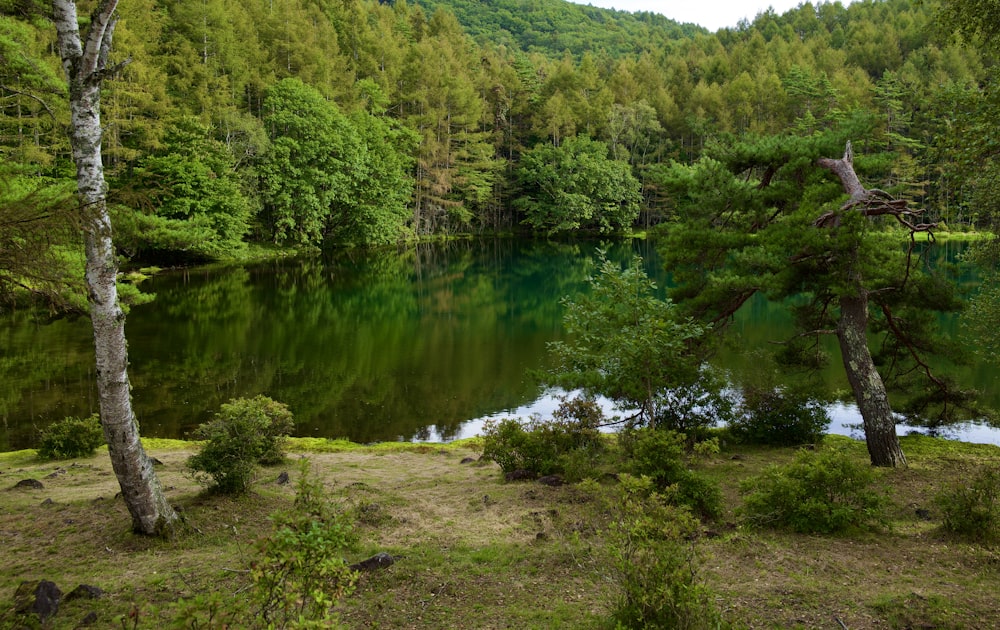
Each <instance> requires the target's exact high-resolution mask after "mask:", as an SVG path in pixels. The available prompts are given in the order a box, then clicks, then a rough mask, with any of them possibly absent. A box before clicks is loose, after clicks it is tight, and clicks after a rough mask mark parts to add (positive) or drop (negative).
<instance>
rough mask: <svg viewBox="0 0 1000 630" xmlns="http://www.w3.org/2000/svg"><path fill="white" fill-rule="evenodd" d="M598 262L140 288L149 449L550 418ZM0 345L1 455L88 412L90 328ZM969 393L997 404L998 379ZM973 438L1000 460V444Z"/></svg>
mask: <svg viewBox="0 0 1000 630" xmlns="http://www.w3.org/2000/svg"><path fill="white" fill-rule="evenodd" d="M598 247H602V245H601V244H600V243H598V242H596V241H580V242H546V241H518V240H515V239H500V240H460V241H452V242H449V243H443V244H422V245H419V246H416V247H410V248H403V249H398V250H397V249H389V250H380V251H376V252H364V251H354V252H346V253H344V252H341V253H336V254H328V255H326V256H323V257H316V258H308V259H304V260H292V261H289V260H284V261H277V262H270V263H267V264H260V265H252V266H247V267H206V268H197V269H187V270H178V271H169V272H164V273H162V274H159V275H157V276H156V277H154V278H153V279H151V280H149V281H147V282H146V283H144V284H143V285H142V288H143V290H145V291H147V292H151V293H155V294H156V299H155V300H154V301H153V302H152V303H150V304H145V305H141V306H137V307H135V308H133V309H132V311H131V313H130V314H129V316H128V320H127V325H126V334H127V336H128V340H129V352H130V360H131V368H130V377H131V380H132V386H133V400H134V405H135V410H136V413H137V415H138V417H139V420H140V423H141V430H142V433H143V435H145V436H149V437H181V438H183V437H186V436H188V435H189V434H190V432H191V431H192V430H193V429H194V428H195V427H196V426H197V425H198V424H199V423H201V422H205V421H206V420H208V419H209V418H210V417H211V415H212V413H214V412H215V411H217V410H218V408H219V405H221V404H222V403H224V402H226V401H228V400H230V399H232V398H234V397H239V396H254V395H256V394H266V395H268V396H271V397H272V398H274V399H276V400H280V401H283V402H285V403H287V404H288V405H289V407H290V408H291V410H292V411H293V413H294V414H295V418H296V421H297V423H298V424H297V433H298V435H303V436H323V437H344V438H349V439H351V440H354V441H357V442H374V441H385V440H450V439H453V438H456V437H462V436H466V435H470V434H474V433H475V432H476V431H477V430H478V428H479V427H481V425H482V422H483V420H484V419H485V418H490V417H503V416H506V415H517V414H528V413H533V412H538V413H543V414H545V413H547V411H548V410H550V409H551V407H552V405H553V399H552V397H551V395H549V394H547V393H546V392H543V391H542V390H541V389H540V388H539V387H538V385H537V382H536V380H535V379H534V378H533V377H532V376H531V375H530V373H531V371H532V370H539V369H543V368H545V367H546V366H547V364H548V363H547V362H548V356H547V353H546V343H547V342H549V341H552V340H555V339H560V338H562V336H563V330H562V306H561V304H560V299H561V298H562V297H564V296H572V295H575V294H578V293H579V292H580V291H582V290H585V288H586V279H587V277H588V275H589V274H590V273H591V272H592V271H593V269H594V263H593V257H594V255H595V252H596V250H597V248H598ZM603 247H605V248H606V249H608V251H609V257H611V258H612V259H616V260H621V261H625V260H627V259H628V258H629V257H630V256H631V255H632V254H634V253H637V254H640V255H642V256H643V257H644V259H646V261H647V267H648V269H649V272H650V273H651V275H654V276H655V277H657V279H658V282H659V283H660V284H661V286H662V285H663V284H664V283H665V282H666V280H667V279H666V277H665V274H664V273H663V272H662V271H661V270H659V269H658V264H657V257H656V253H655V248H654V246H653V244H652V243H651V242H648V241H643V240H635V241H630V242H622V241H617V242H611V243H609V244H605V245H603ZM942 255H944V256H953V255H954V252H949V250H947V249H945V250H943V253H942ZM953 319H954V318H952V319H949V320H948V321H946V325H947V326H948V327H949V331H951V332H952V334H955V335H958V334H959V333H960V328H959V326H958V324H957V322H955V321H953ZM790 326H791V322H790V319H789V317H788V315H787V313H786V312H785V311H784V309H782V308H781V306H780V305H774V304H768V303H766V302H764V301H762V300H761V301H756V302H753V303H752V304H748V305H747V307H745V308H744V309H743V310H742V311H741V312H740V313H739V314H738V315H737V317H736V320H735V321H734V328H735V330H734V333H735V336H734V340H735V341H734V342H733V343H731V344H730V345H729V346H728V347H727V348H726V349H724V350H723V352H721V353H720V355H719V357H718V359H717V360H718V363H719V366H720V368H722V369H726V370H728V371H730V372H732V373H733V374H734V375H737V376H735V378H738V374H740V373H746V372H747V371H750V372H752V371H754V370H757V369H759V365H760V354H759V351H760V350H762V349H764V348H766V347H767V346H768V343H769V342H770V341H772V340H775V339H781V338H782V337H783V336H786V333H787V331H788V330H790ZM0 339H2V346H0V348H2V350H0V376H2V381H0V382H2V385H0V416H2V417H3V420H4V425H3V427H2V435H0V450H12V449H19V448H28V447H31V446H34V445H35V444H36V440H37V431H38V429H40V428H43V427H44V426H46V425H47V424H49V423H50V422H52V421H54V420H58V419H61V418H63V417H65V416H69V415H75V416H80V415H88V414H89V413H91V412H92V411H95V410H96V408H97V396H96V391H95V386H94V367H93V361H94V359H93V349H92V337H91V329H90V324H89V321H88V320H86V319H85V318H75V319H69V318H64V319H58V320H56V321H51V322H47V321H40V320H38V319H36V316H35V315H33V314H31V313H28V312H25V311H20V312H16V313H14V314H11V315H9V316H4V317H2V318H0ZM962 376H963V378H965V379H966V381H968V382H970V383H971V385H972V386H975V387H977V388H980V389H983V390H984V391H988V392H994V393H995V392H997V391H998V388H997V370H996V369H995V366H991V365H976V364H973V365H970V366H965V367H964V368H963V370H962ZM821 378H822V383H823V385H822V386H823V387H824V388H825V389H826V390H827V391H832V392H842V391H846V389H847V385H846V382H845V380H844V377H843V374H842V369H841V368H840V367H839V357H837V356H836V355H834V357H833V360H832V361H831V365H830V367H829V368H828V369H827V370H825V371H824V372H823V373H822V374H821ZM831 410H832V411H834V412H835V414H834V415H835V426H834V427H832V430H834V431H837V432H847V431H849V430H850V429H849V427H848V428H840V429H838V427H841V426H842V425H850V424H851V419H852V416H851V414H852V413H853V414H854V415H853V419H854V422H859V421H860V419H859V418H857V413H856V411H854V409H853V406H851V405H839V406H832V407H831ZM837 418H839V420H838V419H837ZM969 430H970V431H973V433H971V434H969V435H971V436H973V437H970V438H969V439H976V441H984V440H982V439H980V437H979V433H976V431H978V432H980V433H981V432H983V431H985V433H986V439H985V441H995V443H1000V438H998V437H997V434H998V432H997V431H996V430H992V429H983V428H975V427H973V428H971V429H969ZM959 437H963V438H964V437H965V435H964V434H959Z"/></svg>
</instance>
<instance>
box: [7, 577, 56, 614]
mask: <svg viewBox="0 0 1000 630" xmlns="http://www.w3.org/2000/svg"><path fill="white" fill-rule="evenodd" d="M60 599H62V591H60V590H59V587H58V586H56V585H55V582H49V581H48V580H41V581H37V580H36V581H31V582H21V584H20V585H18V587H17V591H16V592H15V593H14V610H15V612H17V613H18V614H28V613H34V614H36V615H38V620H39V621H40V622H42V624H43V625H44V624H45V621H46V620H47V619H48V618H49V617H51V616H53V615H55V614H56V612H57V611H58V610H59V600H60Z"/></svg>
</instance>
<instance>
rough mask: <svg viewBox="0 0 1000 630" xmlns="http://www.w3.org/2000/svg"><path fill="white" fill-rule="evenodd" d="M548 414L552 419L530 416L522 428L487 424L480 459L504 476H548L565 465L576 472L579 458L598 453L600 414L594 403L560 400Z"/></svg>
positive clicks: (503, 423)
mask: <svg viewBox="0 0 1000 630" xmlns="http://www.w3.org/2000/svg"><path fill="white" fill-rule="evenodd" d="M552 415H553V418H552V420H548V421H543V420H541V419H540V418H538V417H534V418H532V419H531V421H529V422H528V423H526V424H523V425H522V424H521V423H520V422H518V421H517V420H516V419H513V418H506V419H504V420H501V421H500V422H499V423H492V422H488V423H487V424H486V426H485V427H484V429H483V457H486V458H487V459H492V460H493V461H494V462H496V463H497V464H498V465H499V466H500V469H501V470H503V471H504V472H505V473H510V472H513V471H515V470H524V471H527V472H529V473H531V474H534V475H550V474H553V473H556V472H563V471H564V469H565V468H566V466H567V464H568V465H569V467H570V469H571V470H579V467H580V465H581V464H580V461H581V457H584V458H585V459H588V460H591V457H592V456H596V454H597V453H600V452H601V450H602V449H603V442H602V440H601V435H600V431H599V430H598V426H599V425H600V424H601V422H602V421H603V419H604V415H603V413H602V412H601V410H600V407H599V406H598V405H597V403H595V402H594V401H593V400H591V399H587V398H575V399H572V400H567V399H565V398H564V399H563V400H562V403H561V404H560V405H559V407H558V409H556V411H555V412H553V414H552ZM581 453H583V454H586V455H585V456H581ZM591 461H592V460H591Z"/></svg>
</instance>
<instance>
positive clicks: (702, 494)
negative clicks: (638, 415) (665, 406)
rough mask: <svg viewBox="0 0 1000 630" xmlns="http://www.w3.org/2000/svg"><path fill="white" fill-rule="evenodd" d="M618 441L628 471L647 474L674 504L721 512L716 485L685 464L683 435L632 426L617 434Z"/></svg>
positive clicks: (707, 512) (710, 513)
mask: <svg viewBox="0 0 1000 630" xmlns="http://www.w3.org/2000/svg"><path fill="white" fill-rule="evenodd" d="M619 443H620V444H621V446H622V450H623V452H624V455H625V469H626V470H627V471H628V472H630V473H632V474H634V475H640V476H645V477H648V478H649V479H650V480H652V482H653V483H654V484H656V487H657V489H658V490H659V491H661V492H665V493H666V494H667V496H669V497H670V498H671V499H672V500H673V501H674V502H675V503H677V504H679V505H685V506H687V507H689V508H691V509H692V510H694V511H695V512H697V513H698V514H700V515H701V516H704V517H708V518H715V517H718V516H719V515H720V514H721V513H722V491H721V490H720V489H719V485H718V484H717V483H715V482H713V481H711V480H710V479H707V478H706V477H703V476H701V475H699V474H697V473H696V472H694V471H692V470H690V469H689V468H688V466H687V459H688V458H687V454H686V452H685V448H684V445H685V436H684V435H682V434H680V433H677V432H675V431H668V430H665V429H650V428H642V429H632V430H628V431H623V432H622V433H620V434H619ZM707 448H708V450H711V448H710V447H707Z"/></svg>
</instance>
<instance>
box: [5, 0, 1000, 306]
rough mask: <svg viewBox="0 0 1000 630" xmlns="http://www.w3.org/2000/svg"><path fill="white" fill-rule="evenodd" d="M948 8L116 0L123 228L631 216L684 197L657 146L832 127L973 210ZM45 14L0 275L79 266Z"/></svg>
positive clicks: (468, 227) (377, 236)
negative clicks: (663, 9)
mask: <svg viewBox="0 0 1000 630" xmlns="http://www.w3.org/2000/svg"><path fill="white" fill-rule="evenodd" d="M90 4H92V3H88V2H81V3H80V5H81V10H80V13H81V15H86V12H87V10H89V5H90ZM529 5H530V6H529ZM939 11H940V8H939V6H938V4H937V2H935V1H926V2H914V1H912V0H880V1H872V0H865V1H861V2H855V3H853V4H851V5H850V6H849V7H844V6H843V5H841V4H840V3H839V2H836V3H823V4H818V5H813V4H810V3H804V4H802V5H800V6H799V7H798V8H797V9H795V10H792V11H789V12H787V13H785V14H784V15H776V14H774V13H773V12H768V13H764V14H761V15H759V16H758V17H757V18H756V19H755V20H754V21H753V22H752V23H749V24H748V23H743V24H742V25H741V26H740V27H738V28H736V29H725V30H721V31H719V32H718V33H715V34H711V33H708V32H706V31H704V29H700V28H698V27H695V26H693V25H679V24H677V23H675V22H672V21H670V20H668V19H666V18H663V17H662V16H658V15H654V14H629V13H623V12H618V11H609V10H603V9H597V8H593V7H583V6H578V5H574V4H570V3H568V2H561V1H559V0H547V1H546V2H541V3H539V2H532V3H528V2H526V1H525V0H494V1H490V2H466V1H465V0H448V1H444V0H421V1H420V2H417V3H407V2H406V1H405V0H398V1H396V2H374V1H371V0H241V1H240V2H236V1H233V0H198V1H197V2H194V1H187V0H181V1H177V2H163V1H160V0H127V1H124V2H122V3H121V5H120V7H119V13H120V21H119V23H118V26H117V30H116V32H115V38H114V47H113V51H112V57H113V61H115V62H126V61H127V62H128V63H127V64H124V65H121V66H120V67H119V68H118V71H117V72H116V73H114V75H113V76H111V77H109V79H108V80H106V81H105V83H104V86H105V89H104V94H103V97H102V99H103V109H104V125H105V136H104V154H103V155H104V160H105V163H106V169H107V176H108V180H109V186H110V189H111V201H112V202H113V204H114V217H115V222H116V226H115V227H116V243H117V245H118V247H119V249H120V251H121V252H122V253H123V254H124V255H126V256H128V257H131V258H133V259H134V260H136V261H151V262H164V261H166V262H196V261H206V260H215V259H226V258H231V257H233V256H238V255H240V253H241V252H242V251H243V250H244V249H245V248H246V245H247V243H254V242H258V243H277V244H279V245H296V246H298V245H321V244H327V245H368V244H380V243H391V242H395V241H398V240H400V239H404V238H410V237H415V236H417V237H419V236H425V235H442V234H454V233H481V232H497V231H511V230H518V229H525V230H533V231H537V232H540V233H544V234H549V233H553V232H560V231H565V230H578V229H583V230H599V231H608V230H617V229H628V228H631V227H639V228H645V227H648V226H652V225H655V224H658V223H662V222H664V221H666V220H669V219H670V218H671V217H672V216H673V215H674V213H676V212H677V211H678V208H679V207H680V206H679V205H678V204H677V203H676V201H675V199H673V198H672V196H671V194H670V192H669V191H670V188H671V185H670V177H671V175H670V172H671V171H670V168H669V167H670V164H671V163H680V164H689V163H692V162H693V161H694V160H696V159H697V158H699V157H700V156H701V155H702V154H703V153H704V152H705V150H706V147H709V148H710V147H711V146H713V144H718V143H719V142H720V141H722V140H727V139H728V140H730V141H732V140H734V139H738V138H743V139H745V138H751V137H752V138H761V137H781V136H788V135H794V136H796V137H809V136H811V135H815V134H818V133H820V132H828V131H830V130H831V129H833V130H841V133H842V134H843V135H844V137H845V138H847V137H849V138H850V139H851V140H853V141H854V142H855V148H856V150H857V153H858V154H859V155H860V156H865V157H866V159H865V160H864V162H863V163H861V164H860V165H859V168H860V169H862V170H863V174H862V175H863V178H864V179H865V180H866V183H868V184H869V185H871V186H873V187H878V188H881V189H884V190H887V191H889V192H890V193H892V194H894V195H896V196H900V197H903V198H905V199H907V200H909V201H910V202H912V204H913V205H915V206H917V207H924V208H927V209H928V210H929V211H930V213H931V216H930V218H931V219H934V220H940V221H943V222H944V223H945V224H946V225H947V226H949V227H950V228H952V229H966V228H969V227H973V228H978V227H982V225H983V223H984V221H985V220H986V217H987V216H988V215H989V214H990V211H991V210H992V206H994V205H995V204H996V203H997V202H996V199H997V196H996V195H994V194H992V191H995V190H996V188H997V182H998V181H1000V172H998V170H997V167H996V165H995V164H994V162H993V158H992V155H993V153H995V151H996V147H995V144H996V142H997V139H996V134H995V133H992V130H993V129H995V125H993V124H992V123H993V120H994V119H995V118H996V116H997V112H998V110H1000V108H998V106H997V103H996V101H997V95H996V90H995V87H996V79H995V77H996V75H995V67H994V66H995V56H993V55H992V53H991V52H990V49H989V48H984V47H976V46H970V45H967V43H963V42H960V41H956V39H955V38H954V33H951V32H945V31H943V30H942V29H936V28H935V24H936V23H937V22H938V20H937V16H938V14H939ZM456 16H457V17H456ZM54 37H55V33H54V29H53V27H52V24H51V22H50V20H49V17H48V3H45V2H40V1H37V0H3V1H0V61H2V63H0V154H2V166H0V169H2V170H0V183H2V184H0V200H2V203H0V226H3V232H4V235H3V236H2V237H0V238H2V239H4V240H5V243H4V245H5V247H4V248H3V249H4V251H5V252H6V253H4V254H3V257H4V260H0V269H3V270H4V271H0V289H2V290H3V291H4V292H5V293H9V292H10V290H11V289H12V288H14V287H17V286H22V287H23V286H27V287H29V288H32V289H34V290H38V291H42V292H44V290H45V289H46V287H50V286H63V285H65V284H69V283H72V282H73V280H72V278H71V277H70V276H72V274H69V275H66V274H61V273H59V272H58V269H60V268H61V267H63V266H64V265H62V263H66V262H67V261H72V260H73V258H74V253H73V252H74V251H75V250H74V248H75V245H74V234H75V233H76V231H75V230H73V229H72V214H73V213H72V208H71V207H70V206H71V205H72V204H71V203H69V202H68V201H67V200H68V199H69V198H70V192H71V191H72V177H73V173H74V171H73V165H72V160H71V157H72V156H71V154H70V149H69V143H68V140H67V138H66V133H65V126H66V124H67V121H68V113H67V104H66V100H67V99H66V97H65V90H66V87H65V80H64V79H63V77H62V70H61V68H60V65H59V61H58V59H57V56H56V54H55V50H54V45H53V42H54ZM833 157H836V156H833ZM18 252H20V254H18ZM25 252H28V253H25ZM18 256H20V259H18V258H17V257H18ZM18 260H22V261H23V260H29V261H33V262H36V263H37V262H38V261H39V260H47V261H49V262H50V263H51V264H46V265H43V269H40V270H39V269H34V270H28V271H26V270H25V269H24V266H23V265H21V266H20V267H19V266H18V264H17V262H18ZM35 267H37V265H35ZM11 269H14V270H15V271H14V272H11V271H10V270H11ZM18 269H20V271H16V270H18ZM29 271H30V273H29ZM18 274H20V275H18ZM29 276H30V277H29Z"/></svg>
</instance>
